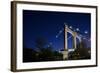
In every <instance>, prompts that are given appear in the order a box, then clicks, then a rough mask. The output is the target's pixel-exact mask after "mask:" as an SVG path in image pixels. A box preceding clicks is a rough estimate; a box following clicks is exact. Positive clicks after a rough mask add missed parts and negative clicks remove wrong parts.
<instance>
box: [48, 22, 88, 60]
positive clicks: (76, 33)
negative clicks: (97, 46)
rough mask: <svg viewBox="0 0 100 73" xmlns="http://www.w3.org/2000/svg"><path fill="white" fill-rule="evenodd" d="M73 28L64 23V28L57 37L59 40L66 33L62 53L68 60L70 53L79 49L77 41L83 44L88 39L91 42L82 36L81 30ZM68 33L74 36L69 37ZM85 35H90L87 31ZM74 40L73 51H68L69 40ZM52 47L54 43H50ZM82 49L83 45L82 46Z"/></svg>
mask: <svg viewBox="0 0 100 73" xmlns="http://www.w3.org/2000/svg"><path fill="white" fill-rule="evenodd" d="M72 29H73V27H72V26H70V27H68V25H67V24H66V23H64V27H63V28H62V29H61V30H60V31H59V33H58V34H57V35H56V37H55V38H56V39H57V38H59V36H60V35H61V34H62V33H64V49H63V50H62V51H61V53H62V54H63V59H64V60H65V59H68V53H69V52H73V51H75V49H77V40H76V39H78V40H79V43H81V41H82V39H86V40H87V41H89V42H90V39H87V38H86V37H85V36H83V35H82V34H80V33H79V31H80V29H79V28H76V30H75V29H73V30H72ZM67 33H70V34H71V35H72V36H70V37H68V34H67ZM84 33H85V34H87V33H88V31H85V32H84ZM71 38H73V40H72V41H73V48H72V49H68V40H69V39H71ZM49 44H50V45H52V44H53V43H52V42H50V43H49ZM80 47H81V45H80Z"/></svg>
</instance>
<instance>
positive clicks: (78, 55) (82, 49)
mask: <svg viewBox="0 0 100 73" xmlns="http://www.w3.org/2000/svg"><path fill="white" fill-rule="evenodd" d="M89 50H90V48H87V47H86V42H85V41H84V40H82V42H80V43H79V44H78V45H77V49H76V50H75V51H74V52H71V53H70V57H69V59H76V60H77V59H90V58H91V55H90V53H89Z"/></svg>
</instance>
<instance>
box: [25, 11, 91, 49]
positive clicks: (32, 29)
mask: <svg viewBox="0 0 100 73" xmlns="http://www.w3.org/2000/svg"><path fill="white" fill-rule="evenodd" d="M64 23H66V24H67V25H68V26H69V27H70V26H71V27H72V30H75V31H76V29H77V28H79V31H77V32H78V33H80V34H81V35H83V36H85V37H86V38H90V37H91V36H90V35H91V28H90V27H91V14H89V13H72V12H53V11H52V12H51V11H33V10H23V43H24V46H23V47H24V48H33V49H34V48H35V40H36V38H38V37H44V38H45V39H46V40H47V41H48V44H47V45H49V44H51V45H52V46H53V48H54V49H55V50H60V49H63V48H64V36H63V35H64V33H63V32H62V33H61V34H60V35H59V37H58V38H56V35H57V34H58V33H59V32H60V30H62V29H63V28H64ZM84 32H87V34H86V33H84ZM70 36H71V35H70V34H68V37H70ZM68 48H72V38H70V39H69V40H68Z"/></svg>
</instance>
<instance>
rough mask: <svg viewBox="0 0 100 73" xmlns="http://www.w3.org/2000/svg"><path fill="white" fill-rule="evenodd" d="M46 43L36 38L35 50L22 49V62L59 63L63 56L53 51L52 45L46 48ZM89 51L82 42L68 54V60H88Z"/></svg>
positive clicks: (89, 56) (42, 39)
mask: <svg viewBox="0 0 100 73" xmlns="http://www.w3.org/2000/svg"><path fill="white" fill-rule="evenodd" d="M46 45H47V41H46V40H45V39H44V38H37V39H36V41H35V48H23V62H40V61H60V60H63V55H62V53H60V52H59V51H55V50H54V48H53V47H52V45H49V46H46ZM90 52H91V50H90V48H87V47H86V43H85V42H84V41H82V42H81V43H79V44H77V49H76V50H75V51H74V52H70V53H69V54H68V57H69V58H68V60H80V59H90V58H91V53H90Z"/></svg>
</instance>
